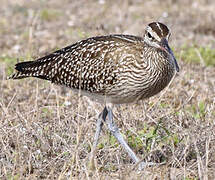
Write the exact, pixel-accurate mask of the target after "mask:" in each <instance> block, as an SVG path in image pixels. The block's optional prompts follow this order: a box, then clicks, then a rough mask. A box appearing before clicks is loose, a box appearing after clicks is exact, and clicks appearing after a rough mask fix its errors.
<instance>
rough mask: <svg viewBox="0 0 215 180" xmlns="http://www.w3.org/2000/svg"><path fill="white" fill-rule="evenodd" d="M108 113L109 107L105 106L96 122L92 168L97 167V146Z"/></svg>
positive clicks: (91, 160)
mask: <svg viewBox="0 0 215 180" xmlns="http://www.w3.org/2000/svg"><path fill="white" fill-rule="evenodd" d="M107 114H108V111H107V108H106V107H105V108H104V110H103V111H102V112H101V113H100V114H99V117H98V120H97V122H96V133H95V136H94V142H93V147H92V151H91V158H90V166H91V169H95V164H94V156H95V152H96V146H97V144H98V140H99V136H100V133H101V130H102V127H103V125H104V121H105V120H106V117H107Z"/></svg>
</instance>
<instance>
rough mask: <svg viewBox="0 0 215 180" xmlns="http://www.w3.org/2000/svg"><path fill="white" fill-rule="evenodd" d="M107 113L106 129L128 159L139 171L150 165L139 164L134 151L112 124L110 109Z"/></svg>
mask: <svg viewBox="0 0 215 180" xmlns="http://www.w3.org/2000/svg"><path fill="white" fill-rule="evenodd" d="M107 111H108V113H107V116H108V118H107V120H106V122H107V125H108V128H109V130H110V132H111V133H112V134H113V135H114V137H115V138H116V139H117V141H118V142H119V143H120V144H121V146H122V147H123V148H124V149H125V151H126V152H127V153H128V155H129V156H130V158H131V159H132V160H133V161H134V162H135V163H138V166H139V170H142V169H143V168H144V167H146V166H148V165H151V163H146V162H140V160H139V158H138V157H137V156H136V155H135V153H134V151H133V150H132V149H131V148H130V147H129V146H128V144H127V143H126V141H125V139H124V138H123V136H122V135H121V133H120V132H119V129H118V127H117V126H116V124H115V123H114V121H113V112H112V109H111V108H107Z"/></svg>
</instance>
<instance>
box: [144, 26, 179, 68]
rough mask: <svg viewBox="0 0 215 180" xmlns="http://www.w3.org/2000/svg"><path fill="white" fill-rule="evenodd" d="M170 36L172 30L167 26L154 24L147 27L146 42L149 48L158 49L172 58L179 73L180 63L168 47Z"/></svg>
mask: <svg viewBox="0 0 215 180" xmlns="http://www.w3.org/2000/svg"><path fill="white" fill-rule="evenodd" d="M170 35H171V33H170V30H169V28H168V27H167V26H166V25H164V24H163V23H160V22H152V23H150V24H148V26H147V27H146V30H145V35H144V42H145V43H146V44H148V45H149V46H152V47H155V48H158V49H160V50H162V51H165V52H166V53H167V54H169V55H170V56H171V57H172V58H171V59H172V60H173V62H174V64H175V69H176V71H177V72H179V66H178V63H177V61H176V59H175V56H174V54H173V52H172V50H171V48H170V47H169V45H168V40H169V37H170Z"/></svg>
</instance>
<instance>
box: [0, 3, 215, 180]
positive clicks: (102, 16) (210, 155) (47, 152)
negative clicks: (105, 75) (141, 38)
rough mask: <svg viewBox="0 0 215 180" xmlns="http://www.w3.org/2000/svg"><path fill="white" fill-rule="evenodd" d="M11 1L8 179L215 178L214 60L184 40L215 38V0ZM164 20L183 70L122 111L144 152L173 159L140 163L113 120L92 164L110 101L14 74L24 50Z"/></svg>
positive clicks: (134, 30) (2, 109) (118, 117)
mask: <svg viewBox="0 0 215 180" xmlns="http://www.w3.org/2000/svg"><path fill="white" fill-rule="evenodd" d="M1 3H2V4H1V6H0V27H1V28H0V37H1V38H0V52H1V53H0V120H1V121H0V122H1V123H0V147H1V148H0V178H1V179H24V178H26V179H30V178H31V179H32V178H33V179H43V178H45V179H69V178H71V179H215V173H214V172H215V79H214V77H215V67H214V66H208V67H207V66H205V63H204V56H201V53H199V52H200V51H198V48H196V49H195V50H194V51H192V52H193V53H195V52H196V53H197V54H195V56H189V57H191V58H190V59H191V60H192V57H196V58H200V59H199V62H200V63H192V62H191V63H185V62H186V56H183V53H184V49H183V51H182V50H181V49H182V48H181V47H182V46H183V47H184V46H185V45H186V46H188V47H189V46H193V45H195V46H198V47H206V46H207V48H209V49H211V50H212V49H213V48H215V32H214V29H215V27H214V18H215V12H214V7H215V3H214V1H212V0H211V1H210V0H208V1H207V3H206V2H205V1H203V0H198V1H191V0H190V1H186V0H181V1H180V2H179V1H174V0H172V1H171V0H167V1H165V2H162V4H161V2H160V1H148V2H145V3H144V2H142V1H138V0H136V1H117V3H116V1H112V0H111V1H105V0H100V1H83V0H81V1H74V2H73V3H71V2H69V1H68V0H63V1H56V0H52V1H24V0H17V1H16V3H15V1H12V0H10V1H4V0H3V1H2V2H1ZM119 7H120V8H119ZM154 20H160V21H162V22H164V23H166V24H168V25H169V26H170V27H171V29H172V41H171V42H170V45H171V46H172V47H174V49H175V51H176V53H177V54H178V60H179V64H180V66H181V71H180V73H179V74H178V75H177V76H176V77H175V79H174V81H173V82H172V84H171V85H170V86H169V87H168V88H167V89H166V90H165V91H164V92H163V93H161V94H159V95H157V96H155V97H153V98H151V99H149V100H146V101H144V102H139V103H138V104H129V105H121V106H117V107H115V109H114V113H115V121H116V122H117V124H118V126H119V127H120V130H121V132H122V133H123V134H124V135H125V137H126V140H127V141H128V143H129V145H130V146H132V148H133V149H134V150H135V152H136V153H137V154H138V156H139V157H142V158H143V159H144V158H146V159H148V160H150V161H155V162H166V163H165V164H164V165H162V166H159V167H149V168H146V169H145V170H144V171H141V172H137V169H136V168H135V166H134V165H133V164H132V162H131V160H130V159H129V158H128V157H127V154H126V153H125V152H124V151H123V149H122V148H121V147H120V146H119V145H118V144H117V142H116V141H115V139H114V138H113V137H112V136H111V135H110V134H109V133H108V131H107V128H106V127H104V131H103V132H102V137H101V138H100V143H99V145H98V151H97V154H96V159H95V161H96V164H95V169H90V166H89V157H90V151H91V146H92V142H93V136H94V132H95V122H96V117H97V116H98V112H100V111H101V110H102V108H103V105H100V104H94V103H93V104H92V103H90V102H89V101H88V100H86V98H82V97H79V96H78V95H77V94H75V93H73V92H71V91H70V90H69V89H66V88H62V87H58V86H55V85H52V84H50V83H48V82H45V81H42V80H37V79H33V78H29V79H24V80H18V81H12V80H10V81H8V80H5V79H6V76H7V75H8V74H10V73H11V72H12V71H13V70H12V69H13V65H14V64H15V63H16V62H17V60H19V61H22V60H26V59H29V58H32V57H33V58H35V57H38V56H42V55H44V54H46V53H48V52H51V51H52V50H55V49H56V48H60V47H64V46H66V45H68V44H71V43H73V42H75V41H77V40H79V39H83V38H85V37H88V36H95V35H99V34H109V33H129V34H136V35H141V34H143V29H144V26H145V24H147V23H148V22H150V21H154ZM189 53H190V51H189ZM181 57H182V58H181ZM207 58H208V59H209V60H210V59H211V61H213V62H212V64H214V61H215V60H214V59H213V58H210V57H208V56H207ZM190 59H189V62H190ZM207 62H208V60H207Z"/></svg>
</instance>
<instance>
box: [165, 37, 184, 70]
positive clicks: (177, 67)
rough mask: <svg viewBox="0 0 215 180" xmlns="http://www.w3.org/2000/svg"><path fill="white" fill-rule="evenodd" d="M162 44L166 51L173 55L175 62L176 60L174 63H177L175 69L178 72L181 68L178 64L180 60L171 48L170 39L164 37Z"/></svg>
mask: <svg viewBox="0 0 215 180" xmlns="http://www.w3.org/2000/svg"><path fill="white" fill-rule="evenodd" d="M162 46H163V47H164V49H165V51H166V52H167V53H169V54H170V55H171V56H172V59H173V62H174V64H175V69H176V71H177V72H179V70H180V68H179V66H178V62H177V60H176V59H175V56H174V54H173V52H172V50H171V48H170V47H169V45H168V41H167V40H166V39H162Z"/></svg>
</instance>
